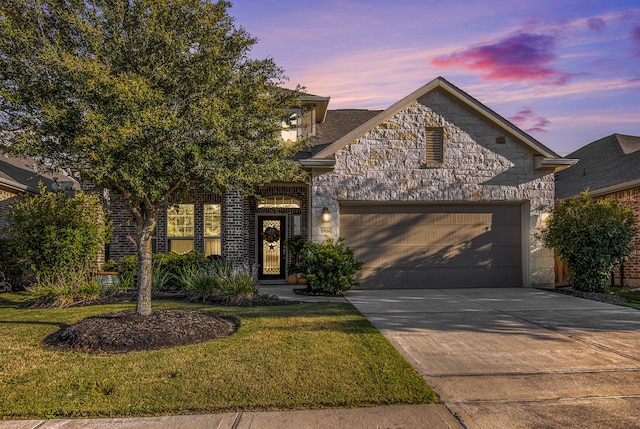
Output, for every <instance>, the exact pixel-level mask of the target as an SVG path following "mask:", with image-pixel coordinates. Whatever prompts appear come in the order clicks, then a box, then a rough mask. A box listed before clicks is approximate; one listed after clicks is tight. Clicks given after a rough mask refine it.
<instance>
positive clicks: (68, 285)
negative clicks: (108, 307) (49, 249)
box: [27, 268, 102, 307]
mask: <svg viewBox="0 0 640 429" xmlns="http://www.w3.org/2000/svg"><path fill="white" fill-rule="evenodd" d="M101 293H102V286H101V285H100V283H98V281H97V280H96V279H95V278H94V277H93V276H92V275H91V272H90V270H89V269H87V268H80V269H77V270H73V271H69V272H62V271H58V272H48V273H45V274H41V275H39V276H38V281H37V282H36V284H35V285H32V286H29V287H27V296H28V298H29V302H30V304H31V305H32V306H36V307H69V306H72V305H79V304H87V303H90V302H91V301H94V300H97V299H98V298H100V296H101Z"/></svg>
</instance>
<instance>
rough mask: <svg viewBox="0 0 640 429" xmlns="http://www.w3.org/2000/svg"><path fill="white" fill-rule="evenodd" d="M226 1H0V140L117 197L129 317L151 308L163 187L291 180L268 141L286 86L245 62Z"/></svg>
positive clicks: (282, 110) (273, 72)
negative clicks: (133, 273) (134, 287)
mask: <svg viewBox="0 0 640 429" xmlns="http://www.w3.org/2000/svg"><path fill="white" fill-rule="evenodd" d="M230 6H231V4H230V3H229V2H226V1H218V2H215V3H214V2H209V1H206V0H174V1H171V2H167V1H164V0H116V1H114V0H64V1H63V0H40V1H29V0H10V1H6V0H1V1H0V123H2V130H3V131H4V133H3V134H4V136H5V141H6V143H5V144H8V145H9V150H11V151H13V152H17V153H26V154H28V155H31V156H33V157H36V158H38V159H41V160H44V161H46V162H47V163H49V164H51V165H53V166H55V167H60V168H67V169H71V170H73V171H75V172H77V173H78V174H79V175H80V177H81V178H82V179H83V180H89V181H92V182H93V183H95V184H96V185H98V186H100V187H105V188H109V189H112V190H115V191H118V192H119V193H120V194H121V195H122V196H123V197H124V198H125V199H126V202H127V204H128V207H129V209H130V210H131V212H132V214H133V216H134V219H135V223H136V228H137V243H138V247H139V249H138V253H139V257H140V258H139V259H140V261H141V262H140V264H141V267H140V274H141V275H139V276H138V278H139V282H140V283H139V299H138V312H139V313H140V314H143V313H144V314H149V313H150V312H151V307H150V270H151V265H150V237H151V232H152V230H153V228H154V226H155V221H156V217H157V211H158V209H159V208H160V207H162V206H163V205H165V204H167V203H168V201H169V198H170V196H171V195H172V194H173V193H175V192H176V191H177V190H179V189H186V188H192V187H195V186H200V187H203V188H205V189H208V190H211V191H221V190H223V189H233V190H240V191H243V190H244V191H251V190H253V189H255V188H256V187H258V186H260V185H263V184H265V183H268V182H269V181H271V180H274V179H282V180H285V179H290V178H292V177H294V175H295V174H296V169H295V167H294V165H293V164H292V163H291V162H290V161H288V156H289V155H290V154H291V152H292V151H293V149H294V148H293V147H291V146H287V145H285V144H283V142H282V141H280V140H279V139H278V132H279V131H280V130H281V126H282V125H281V124H282V120H283V118H284V117H285V114H286V108H287V107H291V105H292V104H293V103H294V99H295V97H296V91H286V90H283V89H282V85H283V84H284V82H285V80H286V78H285V76H284V74H283V71H282V70H281V69H280V68H279V67H277V66H276V65H275V63H274V62H273V60H271V59H261V60H256V59H251V58H250V56H249V53H250V49H251V47H252V46H253V45H254V44H255V43H256V42H257V41H256V39H255V38H253V37H251V36H250V35H249V34H248V33H247V32H246V31H245V30H244V29H242V28H239V27H237V26H236V25H235V22H234V19H233V18H232V17H231V16H230V15H229V14H228V9H229V8H230ZM147 289H148V290H147ZM142 300H145V301H148V302H144V303H143V302H142Z"/></svg>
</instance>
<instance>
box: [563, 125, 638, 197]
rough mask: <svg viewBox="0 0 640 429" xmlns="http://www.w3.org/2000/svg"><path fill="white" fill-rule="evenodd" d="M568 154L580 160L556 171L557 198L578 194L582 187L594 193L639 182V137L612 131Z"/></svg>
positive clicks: (622, 187)
mask: <svg viewBox="0 0 640 429" xmlns="http://www.w3.org/2000/svg"><path fill="white" fill-rule="evenodd" d="M568 157H570V158H579V161H578V163H577V164H575V165H574V166H573V167H571V168H568V169H566V170H564V171H562V172H559V173H558V174H557V175H556V198H569V197H574V196H577V195H579V194H580V192H582V191H584V190H585V188H589V193H590V194H592V195H593V194H596V195H597V194H605V193H609V192H615V191H616V190H620V189H624V188H629V187H633V186H640V137H637V136H628V135H623V134H612V135H610V136H607V137H603V138H601V139H600V140H596V141H594V142H591V143H589V144H587V145H586V146H583V147H581V148H580V149H578V150H577V151H575V152H573V153H571V154H570V155H568Z"/></svg>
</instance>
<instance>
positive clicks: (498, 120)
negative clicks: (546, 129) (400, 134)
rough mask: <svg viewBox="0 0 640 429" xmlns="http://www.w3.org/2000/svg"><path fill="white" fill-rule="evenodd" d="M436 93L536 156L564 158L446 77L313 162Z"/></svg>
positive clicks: (339, 141)
mask: <svg viewBox="0 0 640 429" xmlns="http://www.w3.org/2000/svg"><path fill="white" fill-rule="evenodd" d="M435 90H441V91H444V92H445V93H447V94H448V95H449V96H451V97H452V98H454V99H455V100H457V101H459V102H460V103H462V104H464V105H465V106H466V107H468V108H470V109H471V110H473V111H474V112H475V113H476V114H478V115H479V116H481V117H483V118H484V119H486V120H487V121H489V122H490V123H492V124H494V125H496V126H497V127H499V128H501V129H502V130H503V131H504V132H505V133H508V134H510V135H511V136H513V137H515V138H516V139H517V140H519V141H521V142H522V143H523V144H525V145H526V146H528V147H529V148H531V149H532V150H533V152H534V153H535V154H537V155H540V156H542V157H544V158H550V159H554V160H555V159H558V158H560V156H559V155H558V154H556V153H555V152H553V151H552V150H551V149H549V148H548V147H546V146H544V145H543V144H542V143H540V142H539V141H537V140H536V139H534V138H533V137H531V136H530V135H529V134H527V133H525V132H524V131H522V130H521V129H519V128H518V127H516V126H515V125H513V124H512V123H511V122H509V121H507V120H506V119H505V118H503V117H502V116H500V115H498V114H497V113H496V112H494V111H493V110H491V109H489V108H488V107H487V106H485V105H484V104H482V103H480V102H479V101H478V100H476V99H475V98H473V97H471V96H470V95H469V94H467V93H466V92H464V91H462V90H461V89H459V88H458V87H456V86H454V85H452V84H451V83H449V82H448V81H447V80H446V79H444V78H443V77H437V78H436V79H434V80H432V81H431V82H429V83H427V84H426V85H424V86H422V87H421V88H419V89H417V90H416V91H414V92H412V93H411V94H409V95H407V96H406V97H404V98H403V99H402V100H400V101H398V102H397V103H395V104H393V105H391V106H390V107H388V108H387V109H385V110H383V111H382V112H380V113H379V114H377V115H376V116H374V117H373V118H371V119H370V120H368V121H367V122H365V123H364V124H362V125H360V126H359V127H357V128H355V129H353V130H351V131H350V132H349V133H347V134H345V135H343V136H342V137H341V138H339V139H338V140H336V141H335V142H333V143H332V144H331V145H329V146H327V147H326V148H324V149H323V150H321V151H320V152H318V153H317V154H315V155H314V156H313V158H314V159H322V158H329V157H331V156H333V155H334V154H335V153H336V152H337V151H339V150H340V149H342V148H343V147H345V146H346V145H348V144H350V143H351V142H352V141H353V140H355V139H357V138H359V137H361V136H362V135H364V134H365V133H367V132H369V131H370V130H372V129H373V128H375V127H376V126H377V125H379V124H381V123H382V122H384V121H386V120H387V119H389V118H390V117H392V116H393V115H395V114H396V113H398V112H399V111H400V110H402V109H404V108H405V107H407V106H409V105H410V104H412V103H413V102H415V101H416V100H418V99H419V98H421V97H423V96H425V95H426V94H428V93H430V92H432V91H435ZM565 161H566V160H565Z"/></svg>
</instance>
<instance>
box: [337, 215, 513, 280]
mask: <svg viewBox="0 0 640 429" xmlns="http://www.w3.org/2000/svg"><path fill="white" fill-rule="evenodd" d="M520 213H521V207H520V206H516V205H509V206H507V205H482V206H481V205H454V206H451V205H447V206H438V205H433V206H430V205H353V204H341V206H340V235H341V236H343V237H345V239H346V244H347V245H348V246H349V247H351V248H352V249H354V251H355V253H356V258H357V259H358V260H361V261H363V262H364V263H365V266H364V268H363V269H362V271H361V273H360V275H359V279H358V280H359V281H360V283H361V287H363V288H367V289H394V288H457V287H519V286H522V250H521V249H522V246H521V240H522V238H521V235H522V234H521V231H522V227H521V221H520V219H521V215H520Z"/></svg>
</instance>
